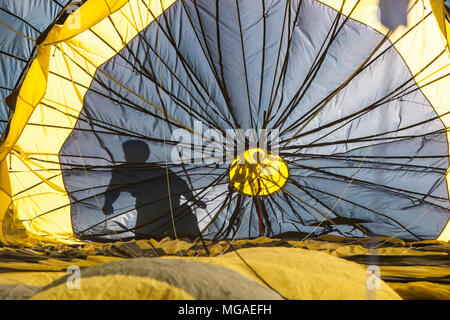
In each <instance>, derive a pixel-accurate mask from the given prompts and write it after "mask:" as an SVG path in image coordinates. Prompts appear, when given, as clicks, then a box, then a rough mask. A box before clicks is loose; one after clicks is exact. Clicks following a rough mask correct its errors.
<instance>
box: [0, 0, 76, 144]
mask: <svg viewBox="0 0 450 320" xmlns="http://www.w3.org/2000/svg"><path fill="white" fill-rule="evenodd" d="M69 2H70V0H58V1H56V0H52V1H46V0H39V1H2V2H1V3H0V34H1V37H2V42H1V43H0V56H1V58H0V70H1V71H2V72H1V73H0V99H1V100H2V101H1V102H0V137H1V136H2V134H3V132H4V131H5V129H6V127H7V124H8V120H9V116H10V108H14V101H11V104H10V105H9V106H8V104H7V97H8V96H10V95H12V96H14V94H15V93H16V92H14V89H15V87H16V84H17V83H18V82H19V80H20V78H21V76H23V72H24V70H25V69H26V66H27V64H28V62H29V61H30V59H31V58H34V56H35V49H36V47H35V44H36V42H37V41H39V39H41V38H43V37H44V36H45V31H46V30H47V29H48V28H49V27H51V26H52V25H53V24H54V22H56V21H57V20H58V19H59V18H60V17H61V14H62V13H63V12H64V9H65V6H66V5H67V4H68V3H69Z"/></svg>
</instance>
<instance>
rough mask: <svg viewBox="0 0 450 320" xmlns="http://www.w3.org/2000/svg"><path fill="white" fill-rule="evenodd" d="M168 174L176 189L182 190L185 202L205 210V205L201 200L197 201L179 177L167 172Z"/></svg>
mask: <svg viewBox="0 0 450 320" xmlns="http://www.w3.org/2000/svg"><path fill="white" fill-rule="evenodd" d="M169 174H170V175H171V176H172V180H173V181H174V183H175V184H176V185H177V189H179V190H182V193H183V196H184V197H185V198H186V200H187V201H190V202H192V203H193V204H195V205H197V206H199V207H200V208H202V209H206V203H205V202H203V201H202V200H201V199H198V198H197V197H196V196H195V195H194V193H193V192H192V190H191V189H190V188H189V186H188V185H187V183H186V181H184V180H183V179H181V178H180V177H179V176H177V175H176V174H175V173H173V172H172V171H170V170H169Z"/></svg>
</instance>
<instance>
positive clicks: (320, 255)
mask: <svg viewBox="0 0 450 320" xmlns="http://www.w3.org/2000/svg"><path fill="white" fill-rule="evenodd" d="M238 253H239V254H240V255H241V257H242V258H243V259H244V260H245V261H246V262H247V263H248V264H249V265H250V266H251V267H252V268H253V269H254V270H255V271H256V272H257V273H258V274H259V276H260V277H261V278H263V279H264V280H265V281H266V282H267V283H268V284H269V285H270V286H271V287H273V288H274V289H275V290H276V291H278V292H279V293H281V294H282V295H283V296H285V297H286V298H288V299H295V300H298V299H311V300H316V299H324V300H328V299H331V300H339V299H351V300H353V299H355V300H359V299H366V298H367V296H366V294H367V292H366V289H367V287H366V283H367V273H366V269H365V268H364V267H363V266H361V265H358V264H356V263H353V262H350V261H347V260H344V259H340V258H337V257H334V256H332V255H330V254H327V253H325V252H318V251H310V250H304V249H297V248H280V247H278V248H276V247H275V248H248V249H240V250H239V251H238ZM164 258H165V259H192V260H196V261H200V262H203V263H209V264H213V265H218V266H223V267H226V268H229V269H231V270H234V271H236V272H239V273H241V274H242V275H244V276H246V277H248V278H250V279H253V280H255V281H257V282H259V283H261V284H264V282H263V281H261V280H260V278H259V277H258V276H256V275H255V273H254V272H252V270H250V269H249V267H248V266H247V265H246V264H245V263H244V262H243V261H242V260H241V259H240V258H239V257H238V255H237V254H236V253H235V252H230V253H226V254H224V255H221V256H217V257H193V258H190V257H185V258H180V257H164ZM376 298H377V299H400V297H399V296H398V295H397V294H396V293H395V292H394V291H393V290H392V289H391V288H390V287H389V286H388V285H387V284H386V283H384V282H383V281H381V287H380V289H378V290H376Z"/></svg>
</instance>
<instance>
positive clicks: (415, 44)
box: [317, 0, 450, 241]
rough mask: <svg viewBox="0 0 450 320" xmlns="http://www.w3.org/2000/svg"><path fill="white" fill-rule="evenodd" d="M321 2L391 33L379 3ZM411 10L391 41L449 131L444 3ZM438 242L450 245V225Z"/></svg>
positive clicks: (428, 2) (425, 2)
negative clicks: (381, 17) (382, 20)
mask: <svg viewBox="0 0 450 320" xmlns="http://www.w3.org/2000/svg"><path fill="white" fill-rule="evenodd" d="M317 1H320V2H322V3H324V4H326V5H328V6H330V7H332V8H334V9H335V10H337V11H340V10H341V9H342V13H343V14H344V15H346V16H349V15H350V18H351V19H354V20H357V21H360V22H361V23H364V24H366V25H368V26H370V27H372V28H374V29H375V30H378V31H379V32H381V33H383V34H385V35H387V34H388V32H389V30H388V29H387V28H386V27H384V26H383V25H381V23H380V22H379V21H378V19H377V15H376V12H377V8H378V0H317ZM343 4H344V5H343ZM409 10H410V12H409V14H408V24H407V26H400V27H398V28H397V29H396V30H395V31H394V32H393V33H392V34H390V35H389V40H390V41H391V42H392V43H393V44H394V46H395V48H396V49H397V51H398V52H399V53H400V55H401V56H402V57H403V59H404V61H405V62H406V64H407V65H408V67H409V69H410V71H411V73H412V74H413V75H414V79H415V81H416V83H417V84H418V86H419V88H420V90H421V91H422V93H423V94H424V95H425V97H426V98H427V99H428V101H429V102H430V103H431V105H432V106H433V107H434V109H435V111H436V113H437V114H438V115H439V116H441V120H442V122H443V123H444V125H445V127H450V114H447V115H444V114H445V113H447V112H450V90H448V88H450V77H449V76H446V75H448V73H449V72H450V51H449V47H448V43H449V42H448V37H447V35H446V34H445V33H444V32H443V31H445V28H444V27H443V25H444V24H447V25H446V26H445V27H446V28H448V22H446V21H445V19H443V17H444V11H443V10H445V9H444V4H443V1H442V0H419V1H410V8H409ZM427 15H429V16H428V17H427ZM422 20H423V21H422ZM441 77H443V78H441ZM440 78H441V79H440ZM447 139H448V140H449V141H450V132H448V133H447ZM449 148H450V145H449ZM449 185H450V172H449V171H447V186H449ZM449 192H450V191H449ZM424 217H426V212H424V214H423V216H422V217H421V218H420V219H419V220H417V221H415V222H414V223H420V221H421V220H422V218H424ZM425 220H426V218H425ZM407 227H409V226H407ZM397 236H398V235H397ZM438 239H439V240H443V241H450V224H449V223H447V226H446V227H445V229H444V230H443V232H442V233H441V235H440V236H439V237H438Z"/></svg>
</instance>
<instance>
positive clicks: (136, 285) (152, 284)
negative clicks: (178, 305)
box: [31, 274, 194, 300]
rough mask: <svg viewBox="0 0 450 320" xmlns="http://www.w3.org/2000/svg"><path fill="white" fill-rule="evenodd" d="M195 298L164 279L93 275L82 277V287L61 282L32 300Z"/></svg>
mask: <svg viewBox="0 0 450 320" xmlns="http://www.w3.org/2000/svg"><path fill="white" fill-rule="evenodd" d="M56 299H57V300H194V298H193V297H192V296H191V295H190V294H188V293H187V292H186V291H184V290H182V289H180V288H177V287H174V286H171V285H170V284H168V283H167V282H164V281H159V280H156V279H152V278H147V277H138V276H129V275H120V274H116V275H108V276H94V277H88V278H82V279H81V288H80V289H72V290H68V289H67V285H66V284H65V283H64V284H61V285H58V286H56V287H53V288H51V289H48V290H46V291H43V292H40V293H38V294H36V295H35V296H33V297H32V298H31V300H56Z"/></svg>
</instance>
